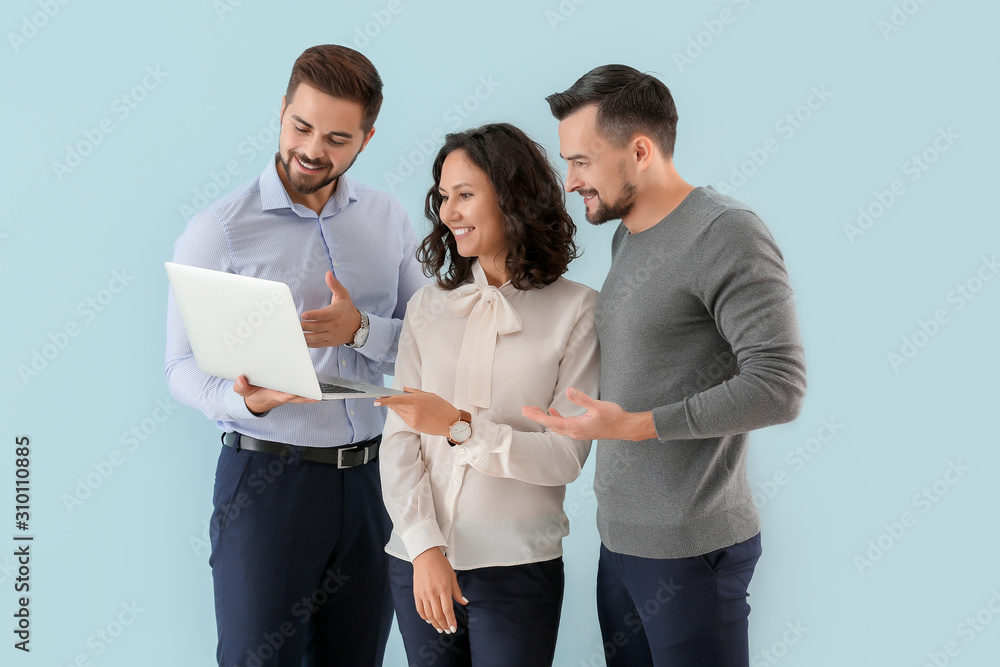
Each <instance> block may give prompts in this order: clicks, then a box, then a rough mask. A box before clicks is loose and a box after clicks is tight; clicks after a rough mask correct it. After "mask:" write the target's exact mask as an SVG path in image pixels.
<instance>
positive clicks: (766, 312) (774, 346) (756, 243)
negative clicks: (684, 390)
mask: <svg viewBox="0 0 1000 667" xmlns="http://www.w3.org/2000/svg"><path fill="white" fill-rule="evenodd" d="M698 247H699V249H700V261H699V263H698V275H697V278H696V282H695V284H696V288H695V289H696V293H697V296H698V298H699V299H700V300H701V301H702V303H703V304H704V305H705V308H706V309H707V311H708V312H709V313H710V314H711V316H712V317H713V319H714V320H715V323H716V326H717V327H718V329H719V332H720V334H721V335H722V337H723V338H724V339H725V340H726V341H727V342H728V343H729V344H730V346H731V347H732V349H733V354H734V355H735V356H736V363H737V368H738V371H737V373H736V375H734V376H733V377H731V378H729V379H728V380H725V381H723V382H722V383H720V384H718V385H716V386H714V387H711V388H709V389H707V390H705V391H702V392H700V393H697V394H694V395H693V396H688V397H686V398H684V399H683V400H682V401H678V402H676V403H672V404H669V405H663V406H660V407H657V408H655V409H654V410H653V421H654V424H655V426H656V434H657V437H658V438H659V439H660V440H677V439H690V438H711V437H719V436H725V435H733V434H736V433H746V432H748V431H751V430H754V429H758V428H764V427H766V426H771V425H774V424H782V423H785V422H789V421H791V420H793V419H795V417H796V416H797V415H798V413H799V410H800V408H801V405H802V399H803V397H804V396H805V389H806V377H805V355H804V352H803V349H802V342H801V340H800V337H799V329H798V323H797V319H796V316H795V303H794V298H793V295H792V289H791V287H790V286H789V282H788V274H787V273H786V271H785V265H784V260H783V258H782V256H781V251H780V250H778V246H777V244H776V243H775V242H774V239H773V238H772V237H771V234H770V232H768V230H767V228H766V227H765V226H764V223H763V222H762V221H761V220H760V219H759V218H758V217H757V216H756V215H754V214H753V213H751V212H749V211H742V210H730V211H727V212H725V213H723V214H722V215H720V216H719V217H718V218H716V219H715V220H714V221H713V222H712V223H711V224H710V225H708V227H707V228H706V230H705V231H704V232H703V234H702V237H701V238H700V239H699V243H698Z"/></svg>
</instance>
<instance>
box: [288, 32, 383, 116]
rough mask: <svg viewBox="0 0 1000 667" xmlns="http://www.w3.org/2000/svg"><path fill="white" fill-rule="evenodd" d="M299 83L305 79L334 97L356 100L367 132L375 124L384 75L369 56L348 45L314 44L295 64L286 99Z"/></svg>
mask: <svg viewBox="0 0 1000 667" xmlns="http://www.w3.org/2000/svg"><path fill="white" fill-rule="evenodd" d="M300 83H305V84H308V85H310V86H312V87H313V88H315V89H316V90H318V91H320V92H321V93H326V94H327V95H330V96H331V97H339V98H341V99H345V100H350V101H351V102H357V103H358V104H360V105H361V108H362V121H361V122H362V123H363V125H364V127H363V128H362V129H364V130H365V131H366V132H367V131H368V130H370V129H371V128H372V126H373V125H375V119H376V118H377V117H378V112H379V109H381V108H382V78H381V77H380V76H379V75H378V70H376V69H375V66H374V65H372V63H371V61H370V60H368V58H365V57H364V56H363V55H361V54H360V53H358V52H357V51H355V50H354V49H349V48H347V47H346V46H339V45H337V44H321V45H319V46H312V47H309V48H308V49H306V50H305V51H303V52H302V55H301V56H299V57H298V58H297V59H296V60H295V64H294V65H292V76H291V77H290V78H289V79H288V88H287V89H286V90H285V101H286V102H291V101H292V97H293V96H294V95H295V91H296V89H298V87H299V84H300Z"/></svg>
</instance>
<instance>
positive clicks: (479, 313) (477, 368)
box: [445, 264, 521, 408]
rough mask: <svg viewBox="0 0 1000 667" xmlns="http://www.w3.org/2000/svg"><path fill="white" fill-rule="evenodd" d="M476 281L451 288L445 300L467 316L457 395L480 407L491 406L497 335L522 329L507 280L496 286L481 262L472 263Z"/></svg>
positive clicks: (459, 364)
mask: <svg viewBox="0 0 1000 667" xmlns="http://www.w3.org/2000/svg"><path fill="white" fill-rule="evenodd" d="M473 276H474V277H475V281H474V282H471V283H467V284H465V285H462V286H461V287H458V288H456V289H454V290H452V291H451V293H450V294H448V296H447V297H445V302H446V303H447V304H448V308H449V309H450V310H451V312H452V313H454V314H455V315H456V316H458V317H466V316H468V318H469V321H468V323H467V324H466V325H465V336H464V337H463V339H462V350H461V351H460V352H459V354H458V370H457V372H456V374H455V398H456V400H457V401H458V402H459V403H460V404H461V403H463V402H464V403H466V404H467V405H474V406H476V407H479V408H488V407H490V385H491V384H492V380H493V356H494V353H495V352H496V347H497V339H498V337H499V336H503V335H505V334H510V333H515V332H517V331H520V330H521V316H520V315H518V314H517V311H516V310H514V308H513V307H512V306H511V305H510V302H509V301H507V297H506V296H504V292H508V293H510V292H512V291H514V289H515V288H514V287H512V286H511V285H509V284H507V285H504V286H503V287H494V286H493V285H489V284H487V282H486V275H485V274H483V273H482V269H481V268H480V267H479V265H478V264H476V265H474V266H473Z"/></svg>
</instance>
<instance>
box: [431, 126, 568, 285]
mask: <svg viewBox="0 0 1000 667" xmlns="http://www.w3.org/2000/svg"><path fill="white" fill-rule="evenodd" d="M454 151H463V152H464V153H465V155H466V156H467V157H468V158H469V160H470V161H471V162H472V163H473V164H474V165H476V167H478V168H479V169H480V170H482V171H483V173H484V174H486V177H487V178H488V179H489V181H490V184H491V185H492V186H493V190H494V191H495V192H496V195H497V204H498V205H499V207H500V211H501V213H502V214H503V233H504V238H506V240H507V250H508V252H507V260H506V266H505V268H506V273H507V277H508V278H509V279H510V281H511V284H512V285H513V286H514V287H516V288H517V289H529V288H532V287H544V286H545V285H549V284H551V283H553V282H555V280H556V279H557V278H558V277H559V276H561V275H562V274H564V273H565V272H566V269H567V268H568V267H569V263H570V262H571V261H573V260H574V259H576V258H577V257H578V256H579V254H580V253H579V252H578V250H577V247H576V244H575V243H574V241H573V236H574V235H575V234H576V225H575V224H573V219H572V218H571V217H570V216H569V213H567V212H566V202H565V195H564V193H563V189H562V184H561V183H562V182H561V181H560V179H559V176H558V175H557V174H556V172H555V170H554V169H553V168H552V165H551V164H550V163H549V161H548V159H547V158H546V156H545V149H543V148H542V147H541V146H539V145H538V144H537V143H535V142H534V141H532V140H531V138H529V137H528V135H526V134H525V133H524V132H522V131H521V130H519V129H517V128H516V127H514V126H513V125H511V124H509V123H494V124H490V125H483V126H482V127H477V128H475V129H471V130H467V131H465V132H459V133H455V134H449V135H448V136H446V137H445V142H444V146H442V147H441V150H440V151H438V154H437V157H436V158H435V159H434V166H433V167H432V173H433V177H434V184H433V185H432V186H431V188H430V190H428V192H427V200H426V202H425V204H424V214H425V215H426V216H427V219H428V220H430V221H431V231H430V233H429V234H428V235H427V237H426V238H425V239H424V240H423V242H422V243H421V244H420V247H419V248H418V249H417V259H418V260H420V262H422V263H423V265H424V273H426V274H427V276H428V277H436V278H437V284H438V285H439V286H440V287H441V288H443V289H455V288H456V287H458V286H459V285H461V284H463V283H465V282H467V281H468V280H469V278H470V276H471V272H472V264H473V261H474V258H471V257H462V256H461V255H459V254H458V249H457V247H456V245H455V239H454V237H453V236H452V235H451V233H450V231H449V230H448V227H447V226H446V225H445V224H444V223H443V222H442V221H441V215H440V212H441V201H442V198H441V194H440V192H438V187H439V185H440V183H441V167H442V165H443V164H444V161H445V158H447V157H448V155H450V154H451V153H452V152H454Z"/></svg>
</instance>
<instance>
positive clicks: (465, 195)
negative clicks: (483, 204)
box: [458, 192, 472, 199]
mask: <svg viewBox="0 0 1000 667" xmlns="http://www.w3.org/2000/svg"><path fill="white" fill-rule="evenodd" d="M458 196H459V197H461V198H462V199H468V198H469V197H471V196H472V193H471V192H460V193H459V195H458Z"/></svg>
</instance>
